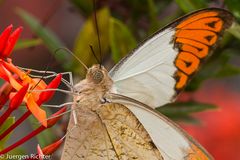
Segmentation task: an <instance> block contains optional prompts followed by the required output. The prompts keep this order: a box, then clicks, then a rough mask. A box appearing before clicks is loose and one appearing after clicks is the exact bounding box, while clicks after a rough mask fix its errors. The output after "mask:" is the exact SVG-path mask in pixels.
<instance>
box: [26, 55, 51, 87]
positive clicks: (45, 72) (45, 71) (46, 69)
mask: <svg viewBox="0 0 240 160" xmlns="http://www.w3.org/2000/svg"><path fill="white" fill-rule="evenodd" d="M52 58H53V57H52ZM50 63H51V61H49V62H48V64H47V66H46V68H45V70H44V73H43V75H42V76H41V78H40V79H39V81H38V82H37V83H36V84H35V85H34V86H33V87H32V88H31V90H32V91H33V90H34V89H35V88H36V87H37V86H38V85H39V83H40V82H41V81H42V80H43V78H44V76H45V75H46V74H47V72H48V68H49V66H50Z"/></svg>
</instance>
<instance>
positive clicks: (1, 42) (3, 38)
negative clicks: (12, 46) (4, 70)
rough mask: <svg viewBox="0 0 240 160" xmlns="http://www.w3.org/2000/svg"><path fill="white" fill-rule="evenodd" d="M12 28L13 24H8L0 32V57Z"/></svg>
mask: <svg viewBox="0 0 240 160" xmlns="http://www.w3.org/2000/svg"><path fill="white" fill-rule="evenodd" d="M12 28H13V25H12V24H11V25H9V26H8V27H7V28H6V29H5V30H4V31H3V32H2V34H1V36H0V57H1V58H2V57H3V51H4V48H5V45H6V43H7V40H8V38H9V36H10V34H11V31H12Z"/></svg>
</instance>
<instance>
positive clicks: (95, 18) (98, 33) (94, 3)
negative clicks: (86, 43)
mask: <svg viewBox="0 0 240 160" xmlns="http://www.w3.org/2000/svg"><path fill="white" fill-rule="evenodd" d="M93 11H94V22H95V28H96V31H97V38H98V47H99V53H100V63H99V64H100V66H102V48H101V41H100V32H99V27H98V21H97V13H96V11H97V7H96V0H93Z"/></svg>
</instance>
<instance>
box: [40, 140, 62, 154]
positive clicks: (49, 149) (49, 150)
mask: <svg viewBox="0 0 240 160" xmlns="http://www.w3.org/2000/svg"><path fill="white" fill-rule="evenodd" d="M62 143H63V139H62V138H61V139H59V140H57V141H56V142H54V143H52V144H50V145H48V146H46V147H44V148H43V149H42V151H43V154H44V155H50V154H53V153H54V152H55V151H56V150H57V149H58V148H59V147H60V146H61V144H62Z"/></svg>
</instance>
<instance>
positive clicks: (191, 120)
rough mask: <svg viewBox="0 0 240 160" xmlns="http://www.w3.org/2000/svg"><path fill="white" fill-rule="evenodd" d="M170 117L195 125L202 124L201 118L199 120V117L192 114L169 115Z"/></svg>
mask: <svg viewBox="0 0 240 160" xmlns="http://www.w3.org/2000/svg"><path fill="white" fill-rule="evenodd" d="M168 118H170V119H171V120H173V121H176V122H183V123H188V124H194V125H199V124H201V122H200V120H198V119H197V118H195V117H193V116H191V115H187V114H184V115H174V116H172V115H169V116H168Z"/></svg>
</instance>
